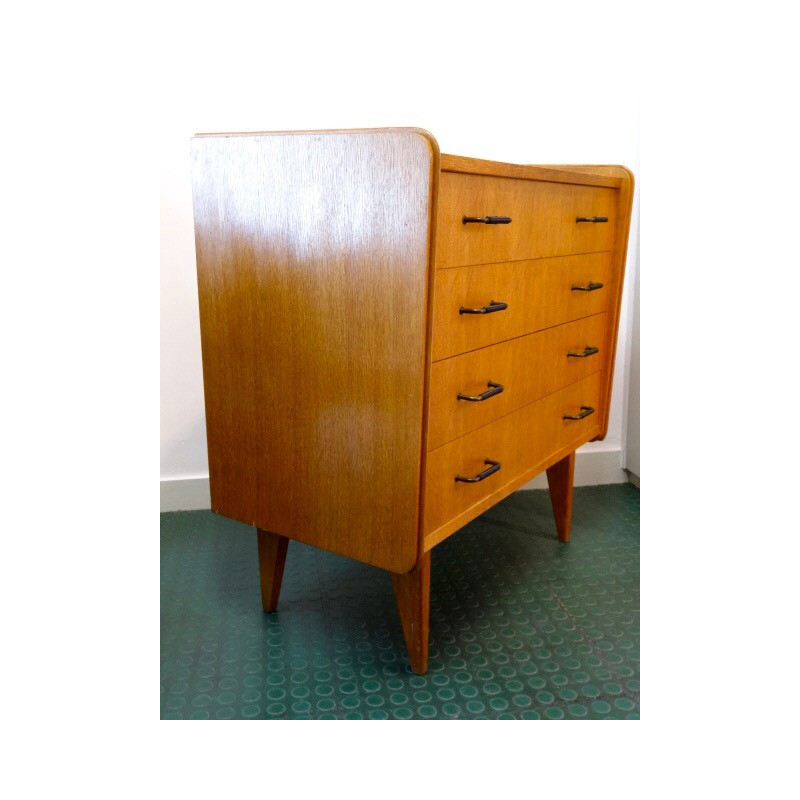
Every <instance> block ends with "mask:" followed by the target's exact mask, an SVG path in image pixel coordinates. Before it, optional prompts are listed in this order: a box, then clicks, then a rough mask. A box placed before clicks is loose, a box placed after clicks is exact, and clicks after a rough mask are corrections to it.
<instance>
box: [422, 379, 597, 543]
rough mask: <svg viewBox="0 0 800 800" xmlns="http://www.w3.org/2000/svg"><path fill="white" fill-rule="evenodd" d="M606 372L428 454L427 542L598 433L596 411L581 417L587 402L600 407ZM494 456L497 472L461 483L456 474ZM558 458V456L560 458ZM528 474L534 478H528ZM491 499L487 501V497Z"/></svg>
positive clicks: (468, 472) (473, 470)
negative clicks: (567, 416)
mask: <svg viewBox="0 0 800 800" xmlns="http://www.w3.org/2000/svg"><path fill="white" fill-rule="evenodd" d="M600 383H601V374H600V373H595V374H594V375H590V376H589V377H587V378H584V379H583V380H582V381H579V382H577V383H574V384H572V385H571V386H567V387H566V388H564V389H561V390H560V391H558V392H555V393H553V394H550V395H548V396H547V397H544V398H542V399H541V400H537V401H536V402H535V403H531V404H530V405H527V406H524V407H523V408H521V409H519V410H518V411H515V412H513V413H512V414H508V415H507V416H505V417H501V418H500V419H498V420H495V421H494V422H492V423H490V424H488V425H484V426H483V427H482V428H478V429H477V430H475V431H472V433H468V434H467V435H466V436H462V437H460V438H458V439H456V440H454V441H452V442H450V443H448V444H446V445H444V446H443V447H440V448H438V449H437V450H433V451H431V452H430V453H428V473H427V487H426V488H427V492H426V497H425V516H424V522H423V525H424V531H425V539H426V545H428V543H429V542H430V545H429V546H432V545H433V544H436V543H437V542H439V541H441V540H442V539H443V538H445V536H448V535H449V534H450V533H452V532H453V531H455V530H458V528H460V527H462V526H463V525H464V524H466V523H467V522H469V521H470V520H471V519H474V518H475V517H476V516H478V514H480V513H481V512H482V511H484V510H485V509H486V508H488V505H493V504H494V503H496V502H497V501H498V500H500V499H502V497H505V496H506V495H507V494H510V493H511V492H512V491H513V490H514V489H516V488H518V487H519V485H520V479H521V478H524V479H525V480H529V479H530V477H533V475H535V474H536V473H535V472H534V473H533V474H532V475H531V474H530V470H531V469H532V468H536V467H537V466H538V465H540V464H541V465H542V466H540V467H539V471H541V470H543V469H544V468H545V467H546V466H549V463H547V462H548V459H549V458H551V457H553V456H555V455H557V454H558V453H559V452H560V451H561V450H563V449H564V448H568V450H575V449H577V448H578V447H579V446H580V445H582V444H584V443H585V442H587V441H589V439H591V438H592V437H593V436H595V435H596V434H597V431H598V425H597V414H596V413H595V414H592V415H591V416H588V417H586V418H585V419H581V420H564V419H562V417H563V415H564V414H572V415H576V414H578V413H579V412H580V408H581V406H582V405H587V406H591V407H593V408H595V409H597V407H598V403H599V401H600V392H601V387H600ZM487 459H489V460H491V461H497V462H499V463H500V464H501V468H500V470H499V471H498V472H496V473H494V474H493V475H490V476H489V477H488V478H486V479H485V480H483V481H482V482H481V483H457V482H456V481H455V477H456V475H462V476H464V477H472V476H475V475H477V474H478V473H480V472H481V471H483V470H485V469H486V466H485V462H486V460H487ZM555 460H558V459H555ZM525 476H529V477H525ZM487 498H491V501H490V502H489V503H488V505H485V504H484V503H483V502H482V501H484V500H486V499H487Z"/></svg>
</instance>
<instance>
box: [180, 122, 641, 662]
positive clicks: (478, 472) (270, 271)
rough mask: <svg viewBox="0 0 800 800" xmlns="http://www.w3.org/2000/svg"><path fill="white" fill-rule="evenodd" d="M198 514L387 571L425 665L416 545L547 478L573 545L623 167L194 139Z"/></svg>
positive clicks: (293, 136)
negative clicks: (200, 411) (206, 484)
mask: <svg viewBox="0 0 800 800" xmlns="http://www.w3.org/2000/svg"><path fill="white" fill-rule="evenodd" d="M192 145H193V186H194V209H195V240H196V249H197V270H198V287H199V298H200V323H201V336H202V346H203V373H204V384H205V400H206V424H207V433H208V455H209V472H210V481H211V502H212V509H213V510H214V511H216V512H217V513H219V514H222V515H224V516H227V517H231V518H232V519H236V520H239V521H241V522H245V523H247V524H250V525H253V526H255V527H256V528H257V529H258V553H259V563H260V568H261V586H262V603H263V607H264V609H265V610H267V611H274V610H275V608H276V606H277V601H278V594H279V591H280V584H281V577H282V574H283V565H284V560H285V558H286V551H287V544H288V540H289V539H296V540H298V541H301V542H306V543H308V544H312V545H315V546H317V547H321V548H324V549H326V550H330V551H332V552H335V553H339V554H341V555H344V556H348V557H350V558H355V559H358V560H360V561H363V562H365V563H368V564H372V565H374V566H376V567H380V568H382V569H385V570H388V571H389V572H391V573H392V575H393V580H394V588H395V593H396V596H397V602H398V608H399V611H400V618H401V621H402V623H403V631H404V633H405V637H406V642H407V645H408V651H409V657H410V661H411V666H412V668H413V669H414V670H415V671H417V672H424V671H425V670H426V669H427V652H428V608H429V583H430V551H431V549H432V548H433V547H434V546H435V545H437V544H438V543H439V542H441V541H442V540H443V539H445V538H446V537H447V536H449V535H451V534H452V533H454V532H456V531H457V530H458V529H459V528H461V527H462V526H463V525H465V524H466V523H467V522H469V521H470V520H472V519H474V518H475V517H476V516H478V515H479V514H481V513H482V512H483V511H485V510H486V509H487V508H489V507H490V506H492V505H493V504H494V503H497V502H498V501H499V500H502V499H503V498H504V497H506V496H507V495H508V494H510V493H511V492H513V491H514V490H516V489H518V488H519V487H520V486H522V485H523V484H524V483H525V482H527V481H528V480H530V479H531V478H533V477H534V476H535V475H536V474H538V473H539V472H542V471H544V470H547V475H548V480H549V484H550V491H551V497H552V500H553V508H554V511H555V516H556V526H557V529H558V534H559V537H560V539H561V540H562V541H565V542H566V541H567V540H568V539H569V526H570V516H571V505H572V476H573V469H574V456H575V450H576V448H578V447H580V446H581V445H582V444H584V443H586V442H588V441H591V440H593V439H598V438H602V437H603V436H604V435H605V433H606V429H607V427H608V406H609V394H610V388H611V377H612V372H613V368H614V350H615V345H616V338H617V326H618V319H619V306H620V296H621V291H622V276H623V270H624V264H625V251H626V246H627V239H628V228H629V223H630V210H631V200H632V193H633V176H632V175H631V173H630V172H629V171H628V170H627V169H625V168H624V167H614V166H602V167H601V166H591V167H590V166H557V167H538V166H517V165H511V164H501V163H496V162H491V161H481V160H477V159H469V158H461V157H457V156H448V155H444V154H440V153H439V149H438V145H437V144H436V141H435V139H434V138H433V137H432V136H431V135H430V134H428V133H427V132H425V131H422V130H417V129H378V130H363V131H321V132H297V133H256V134H213V135H212V134H209V135H200V136H197V137H195V138H194V139H193V143H192Z"/></svg>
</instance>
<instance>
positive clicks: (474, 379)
mask: <svg viewBox="0 0 800 800" xmlns="http://www.w3.org/2000/svg"><path fill="white" fill-rule="evenodd" d="M606 325H607V314H596V315H595V316H593V317H587V318H586V319H581V320H578V321H576V322H569V323H567V324H566V325H557V326H556V327H554V328H548V329H547V330H544V331H540V332H539V333H532V334H529V335H527V336H521V337H519V338H518V339H512V340H511V341H508V342H502V343H500V344H496V345H492V346H491V347H484V348H482V349H480V350H476V351H474V352H472V353H466V354H464V355H461V356H456V357H455V358H448V359H445V360H444V361H438V362H436V363H435V364H433V365H432V367H431V383H430V394H429V400H428V402H429V408H430V412H429V414H428V450H435V449H436V448H437V447H441V446H442V445H444V444H447V442H450V441H452V440H453V439H457V438H458V437H459V436H463V435H464V434H467V433H469V432H470V431H473V430H475V429H476V428H480V427H481V426H482V425H486V424H487V423H489V422H492V421H493V420H496V419H499V418H500V417H503V416H505V415H506V414H510V413H511V412H512V411H516V410H517V409H518V408H522V406H525V405H528V403H532V402H533V401H534V400H538V399H539V398H541V397H544V396H545V395H548V394H551V393H552V392H555V391H557V390H558V389H561V388H562V387H564V386H568V385H570V384H572V383H575V382H576V381H579V380H581V379H582V378H585V377H586V376H587V375H591V374H593V373H595V372H599V371H601V370H602V368H603V366H604V365H605V360H606V344H605V340H606ZM570 353H571V354H572V355H569V354H570ZM479 397H483V398H484V399H480V400H478V399H476V398H479ZM467 398H471V399H467Z"/></svg>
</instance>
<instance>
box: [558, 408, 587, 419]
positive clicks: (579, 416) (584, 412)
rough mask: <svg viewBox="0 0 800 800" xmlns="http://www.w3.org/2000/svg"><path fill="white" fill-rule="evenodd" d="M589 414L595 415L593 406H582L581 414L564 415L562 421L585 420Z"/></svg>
mask: <svg viewBox="0 0 800 800" xmlns="http://www.w3.org/2000/svg"><path fill="white" fill-rule="evenodd" d="M589 414H594V409H593V408H592V407H591V406H581V413H580V414H564V416H563V417H561V419H584V417H588V416H589Z"/></svg>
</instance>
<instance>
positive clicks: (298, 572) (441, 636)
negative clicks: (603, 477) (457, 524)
mask: <svg viewBox="0 0 800 800" xmlns="http://www.w3.org/2000/svg"><path fill="white" fill-rule="evenodd" d="M161 529H162V534H161V554H162V556H161V615H162V627H161V649H162V657H161V718H162V719H545V720H548V719H552V720H556V719H638V718H639V490H638V489H636V488H634V487H633V486H631V485H629V484H624V485H614V486H595V487H581V488H577V489H575V498H574V509H573V521H572V541H571V542H570V543H569V544H561V543H560V542H558V540H557V538H556V533H555V523H554V520H553V512H552V508H551V506H550V497H549V494H548V492H546V491H525V492H517V493H515V494H512V495H511V496H510V497H508V498H507V499H506V500H504V501H503V502H501V503H499V504H498V505H496V506H494V507H493V508H491V509H490V510H489V511H487V512H486V513H484V514H483V515H482V516H481V517H479V518H478V519H476V520H474V521H473V522H471V523H470V524H469V525H467V526H466V527H464V528H463V529H462V530H461V531H459V532H458V533H456V534H454V535H453V536H451V537H450V538H449V539H447V540H445V541H444V542H443V543H442V544H440V545H438V546H437V547H436V548H434V550H433V554H432V569H431V575H432V579H431V636H430V658H429V669H428V672H427V674H426V675H424V676H420V675H415V674H414V673H413V672H411V669H410V667H409V663H408V656H407V654H406V648H405V643H404V641H403V633H402V629H401V627H400V620H399V617H398V615H397V609H396V606H395V600H394V593H393V591H392V582H391V578H390V576H389V575H388V574H387V573H386V572H383V571H382V570H379V569H376V568H373V567H369V566H366V565H364V564H360V563H358V562H355V561H351V560H349V559H346V558H343V557H341V556H336V555H333V554H331V553H326V552H325V551H322V550H318V549H316V548H313V547H309V546H306V545H303V544H300V543H299V542H290V543H289V551H288V556H287V561H286V571H285V573H284V578H283V589H282V592H281V597H280V601H279V603H278V611H277V612H276V613H274V614H266V613H264V612H263V611H262V609H261V602H260V591H259V577H258V559H257V550H256V535H255V530H254V529H253V528H250V527H248V526H246V525H241V524H239V523H236V522H233V521H231V520H227V519H225V518H223V517H220V516H217V515H215V514H212V513H211V512H210V511H190V512H175V513H169V514H162V515H161Z"/></svg>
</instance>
